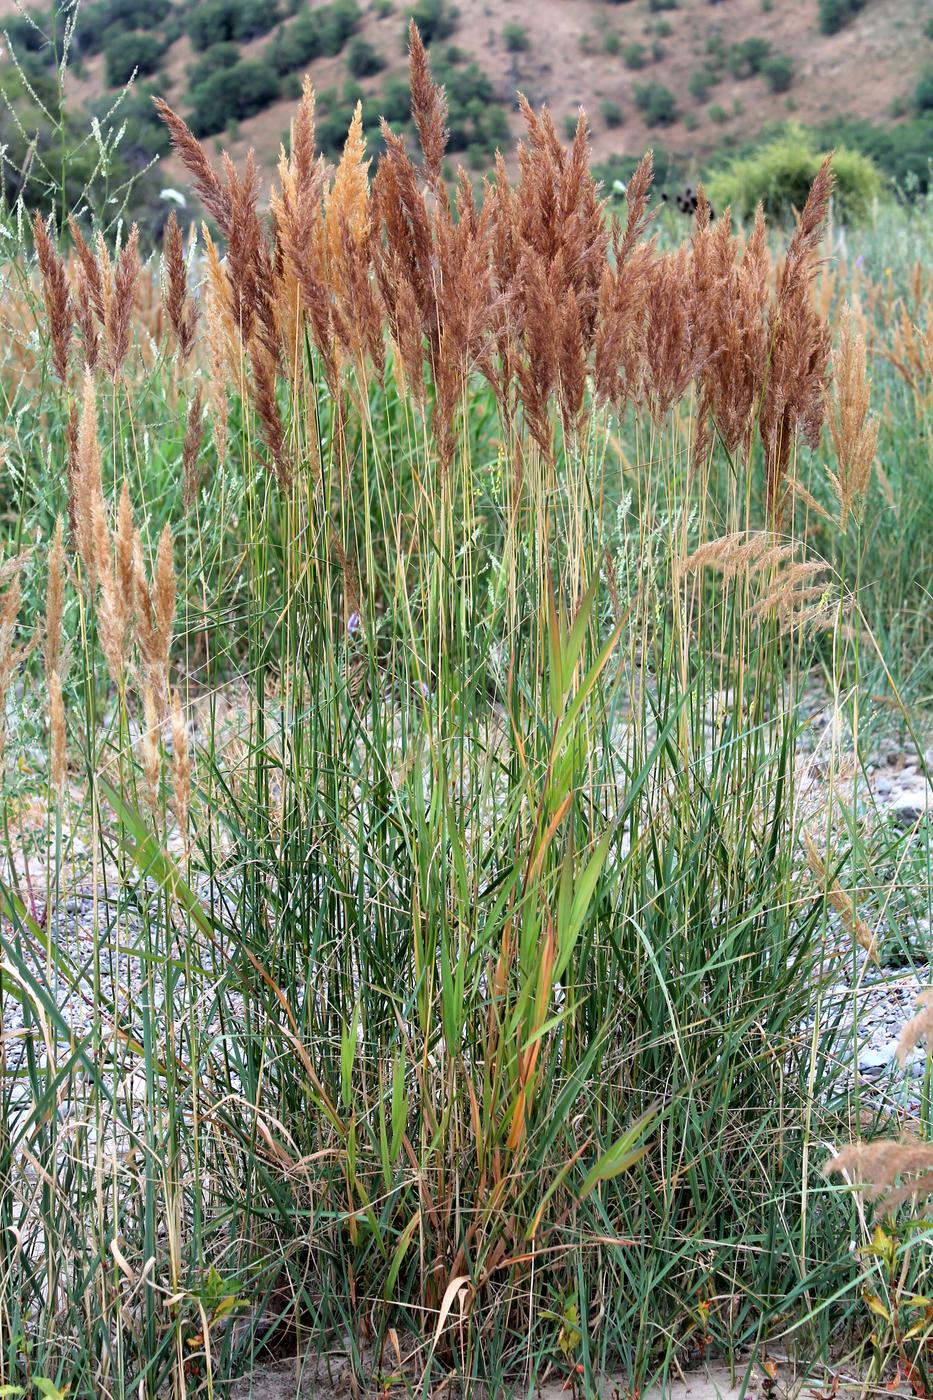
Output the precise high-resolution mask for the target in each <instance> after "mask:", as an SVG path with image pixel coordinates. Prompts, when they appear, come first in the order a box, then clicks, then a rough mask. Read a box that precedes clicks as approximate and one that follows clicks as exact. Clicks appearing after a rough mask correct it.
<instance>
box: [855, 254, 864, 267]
mask: <svg viewBox="0 0 933 1400" xmlns="http://www.w3.org/2000/svg"><path fill="white" fill-rule="evenodd" d="M855 266H856V267H858V268H863V267H864V266H865V254H864V253H859V255H858V257H857V258H856V259H855Z"/></svg>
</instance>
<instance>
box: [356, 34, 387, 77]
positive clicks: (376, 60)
mask: <svg viewBox="0 0 933 1400" xmlns="http://www.w3.org/2000/svg"><path fill="white" fill-rule="evenodd" d="M385 66H386V61H385V59H384V58H383V56H382V54H381V53H380V52H379V50H378V49H377V48H374V47H373V45H372V44H371V43H370V42H369V40H368V39H354V40H353V43H352V44H351V45H350V47H349V49H348V50H347V67H348V68H349V70H350V72H351V73H352V74H353V76H354V78H371V77H372V76H373V74H374V73H381V72H382V70H383V68H384V67H385Z"/></svg>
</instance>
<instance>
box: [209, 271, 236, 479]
mask: <svg viewBox="0 0 933 1400" xmlns="http://www.w3.org/2000/svg"><path fill="white" fill-rule="evenodd" d="M204 325H205V329H206V332H207V349H208V359H209V373H208V378H207V393H208V399H209V402H210V407H211V435H212V437H213V439H214V451H215V452H216V453H217V461H218V463H219V465H220V466H221V467H222V466H223V464H224V461H225V459H226V455H227V415H228V408H227V374H228V371H230V369H231V362H232V360H233V358H234V356H233V347H232V344H231V340H230V334H229V331H230V327H229V324H228V320H227V318H225V317H224V314H223V307H222V304H221V305H218V300H217V294H216V291H215V289H214V285H213V281H209V282H208V285H207V288H206V289H205V296H204ZM237 377H238V376H237ZM236 382H237V380H236V378H234V383H236Z"/></svg>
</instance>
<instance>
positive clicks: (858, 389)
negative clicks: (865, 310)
mask: <svg viewBox="0 0 933 1400" xmlns="http://www.w3.org/2000/svg"><path fill="white" fill-rule="evenodd" d="M865 357H866V351H865V338H864V336H862V335H860V334H859V333H858V332H857V331H856V329H855V327H854V325H853V318H852V313H851V310H850V308H849V307H846V308H845V309H844V310H843V314H842V324H841V329H840V333H839V344H838V346H837V348H836V350H835V351H834V352H833V391H834V392H833V399H832V402H831V405H830V412H829V414H828V417H829V431H830V436H831V437H832V442H833V450H834V452H835V456H836V470H835V471H834V472H833V471H830V470H829V469H828V468H827V473H826V474H827V476H828V477H829V480H830V484H831V485H832V488H833V490H834V492H835V493H836V499H837V500H838V502H839V523H840V525H841V526H842V528H843V529H845V526H846V522H847V520H848V518H849V515H850V514H851V513H852V511H854V510H856V509H857V508H858V505H859V503H860V501H861V500H862V498H863V496H864V495H865V492H866V491H867V490H868V483H869V480H870V478H871V469H872V464H873V463H874V460H875V448H876V446H877V443H878V421H877V419H876V418H874V417H873V415H872V413H871V389H870V388H869V383H868V374H867V372H866V367H865Z"/></svg>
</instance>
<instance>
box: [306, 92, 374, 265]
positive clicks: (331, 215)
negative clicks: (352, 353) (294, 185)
mask: <svg viewBox="0 0 933 1400" xmlns="http://www.w3.org/2000/svg"><path fill="white" fill-rule="evenodd" d="M369 164H370V163H369V161H368V160H367V159H366V138H365V137H364V135H363V104H362V102H357V104H356V108H355V110H354V113H353V120H352V121H351V123H350V130H349V131H348V133H347V139H346V142H345V144H344V148H343V155H342V157H341V159H340V162H339V164H338V166H337V169H336V171H335V172H334V182H333V184H332V185H331V187H330V190H329V191H328V193H327V195H326V197H325V199H324V220H323V222H322V223H319V225H318V228H319V231H320V232H319V237H320V240H321V242H322V244H323V246H322V248H321V261H322V263H323V265H324V267H325V268H326V270H327V272H328V273H329V274H330V280H331V283H332V285H333V286H334V290H335V291H336V292H338V293H339V291H340V284H341V273H342V264H343V252H344V244H345V242H346V240H347V238H349V239H350V240H352V242H353V244H355V245H357V246H359V245H361V244H365V241H366V238H367V235H368V233H369V178H368V171H369Z"/></svg>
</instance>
